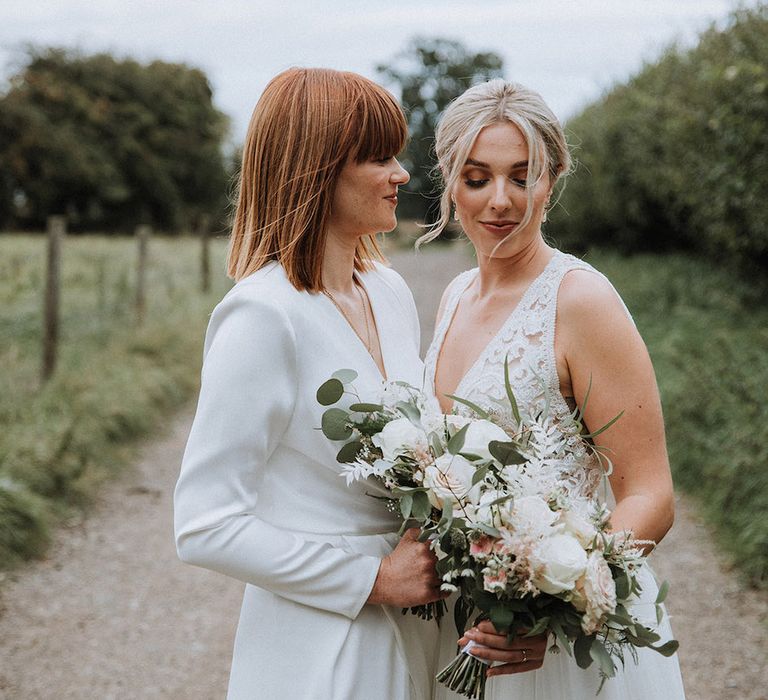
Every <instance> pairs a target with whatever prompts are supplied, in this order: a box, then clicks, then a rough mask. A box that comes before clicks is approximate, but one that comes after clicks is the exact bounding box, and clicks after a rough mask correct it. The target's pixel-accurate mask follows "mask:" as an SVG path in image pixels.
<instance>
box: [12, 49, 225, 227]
mask: <svg viewBox="0 0 768 700" xmlns="http://www.w3.org/2000/svg"><path fill="white" fill-rule="evenodd" d="M211 97H212V93H211V88H210V86H209V84H208V80H207V78H206V77H205V75H204V73H203V72H202V71H200V70H198V69H195V68H190V67H189V66H186V65H182V64H172V63H165V62H162V61H154V62H152V63H149V64H147V65H143V64H140V63H138V62H136V61H133V60H118V59H115V58H114V57H112V56H110V55H108V54H98V55H94V56H84V55H81V54H78V53H74V52H70V51H66V50H61V49H42V50H36V49H30V50H29V53H28V56H27V61H26V65H25V66H24V67H23V68H22V69H21V70H20V71H19V72H18V73H17V74H16V75H14V76H12V77H11V79H10V81H9V86H8V89H7V90H6V91H5V93H4V94H3V95H0V172H2V173H3V176H2V177H1V178H0V224H2V223H6V224H7V223H8V219H9V218H10V217H13V218H14V219H15V220H16V223H19V224H22V225H24V224H26V225H33V226H39V225H40V223H41V222H42V221H43V220H44V219H45V217H46V216H47V215H49V214H54V213H56V214H58V213H66V214H68V215H69V217H70V220H71V222H72V224H73V225H74V226H75V227H95V226H99V227H106V228H125V227H129V226H132V225H133V224H135V223H137V222H138V221H140V220H142V221H145V222H149V223H153V224H155V225H156V226H159V227H163V228H166V229H178V228H180V227H184V226H186V225H188V224H189V222H190V220H191V219H193V218H194V217H196V216H198V215H199V214H201V213H203V212H208V213H213V214H214V215H217V216H218V215H220V212H221V209H222V205H223V197H224V193H225V192H226V182H227V173H226V169H225V162H224V156H223V154H222V141H223V139H224V137H225V135H226V130H227V127H228V121H227V118H226V117H225V116H224V115H223V114H222V113H221V112H219V111H218V110H217V109H215V107H214V106H213V104H212V101H211ZM3 218H4V219H5V221H2V219H3Z"/></svg>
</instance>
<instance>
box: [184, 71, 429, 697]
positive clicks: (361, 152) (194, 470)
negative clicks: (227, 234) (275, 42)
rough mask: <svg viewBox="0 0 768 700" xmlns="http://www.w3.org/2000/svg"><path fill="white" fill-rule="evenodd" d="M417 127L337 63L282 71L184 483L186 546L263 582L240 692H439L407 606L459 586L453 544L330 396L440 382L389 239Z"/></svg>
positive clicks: (247, 621) (240, 652)
mask: <svg viewBox="0 0 768 700" xmlns="http://www.w3.org/2000/svg"><path fill="white" fill-rule="evenodd" d="M406 133H407V131H406V122H405V119H404V117H403V113H402V110H401V109H400V107H399V105H398V104H397V103H396V101H395V100H394V99H393V98H392V96H391V95H389V93H387V92H386V91H385V90H383V89H382V88H381V87H379V86H378V85H376V84H374V83H372V82H371V81H369V80H367V79H365V78H363V77H361V76H359V75H355V74H354V73H342V72H338V71H332V70H322V69H292V70H288V71H286V72H284V73H282V74H280V75H278V76H277V77H276V78H274V79H273V80H272V82H271V83H270V84H269V85H268V86H267V88H266V90H265V92H264V94H263V95H262V97H261V99H260V100H259V102H258V104H257V105H256V109H255V111H254V114H253V118H252V119H251V123H250V126H249V129H248V135H247V139H246V143H245V148H244V152H243V163H242V171H241V175H240V190H239V199H238V203H237V210H236V213H235V219H234V225H233V229H232V236H231V242H230V250H229V260H228V271H229V274H230V276H232V277H233V278H234V279H235V280H236V284H235V286H234V287H233V288H232V290H231V291H230V292H229V293H228V294H227V295H226V296H225V297H224V299H223V301H222V302H221V303H220V304H219V305H218V306H217V307H216V309H215V310H214V312H213V315H212V317H211V320H210V324H209V327H208V332H207V335H206V342H205V359H204V365H203V371H202V386H201V391H200V399H199V404H198V408H197V413H196V416H195V421H194V424H193V427H192V432H191V435H190V437H189V442H188V444H187V449H186V452H185V455H184V461H183V464H182V468H181V475H180V477H179V482H178V485H177V487H176V494H175V528H176V541H177V547H178V551H179V556H180V557H181V558H182V559H183V560H184V561H187V562H189V563H191V564H195V565H198V566H203V567H206V568H210V569H214V570H216V571H220V572H222V573H225V574H227V575H229V576H234V577H235V578H238V579H240V580H242V581H244V582H245V583H246V588H245V597H244V600H243V607H242V612H241V616H240V623H239V626H238V630H237V637H236V641H235V649H234V658H233V663H232V672H231V676H230V684H229V694H228V698H230V700H241V699H242V700H245V699H246V698H247V699H248V700H253V699H254V698H270V699H271V698H290V700H300V699H301V698H306V699H307V700H309V698H322V699H323V700H326V699H330V698H349V699H352V698H365V699H366V700H375V699H380V700H411V699H412V700H417V699H418V700H427V699H428V698H430V697H431V692H432V676H433V674H434V662H435V655H436V643H437V639H436V632H437V627H436V626H435V625H434V624H429V623H426V622H424V621H423V620H420V619H418V618H417V617H415V616H413V615H407V616H404V615H402V614H401V611H400V608H402V607H406V606H415V605H421V604H424V603H427V602H430V601H434V600H437V599H438V598H441V597H443V595H442V594H441V593H440V590H439V584H440V582H439V580H438V578H437V575H436V573H435V567H434V563H435V561H434V556H433V554H432V553H431V552H430V551H429V548H428V546H427V545H426V544H422V543H419V542H418V541H416V539H415V537H414V534H413V533H409V534H407V535H406V536H405V537H404V538H403V539H402V540H400V539H399V538H398V536H397V534H396V532H397V530H398V526H399V519H398V518H397V517H396V515H394V514H393V513H390V512H388V511H387V509H385V508H383V507H382V505H381V501H380V500H377V499H375V498H371V497H370V496H371V495H383V494H377V493H376V486H375V485H373V484H369V483H367V482H366V483H364V484H363V483H357V484H356V485H353V486H352V487H348V486H346V484H345V482H344V480H343V479H341V478H340V471H341V469H340V465H339V463H338V462H337V461H336V449H338V448H337V447H334V445H333V444H331V443H330V442H329V441H328V440H326V439H325V437H323V434H322V433H321V432H320V431H319V430H317V428H318V427H319V426H320V422H321V416H322V407H321V406H320V405H319V404H318V403H317V401H316V399H315V392H316V389H317V387H318V386H320V384H322V383H323V381H325V380H326V379H328V377H330V376H331V374H332V373H333V372H334V371H336V370H338V369H340V368H351V369H354V370H355V371H356V372H357V378H356V379H355V381H354V384H355V389H356V391H357V393H358V395H359V396H360V399H361V400H363V401H365V400H366V397H368V399H369V400H375V398H376V397H377V396H378V395H379V393H380V391H381V387H382V381H383V380H384V379H388V380H403V381H407V382H410V383H412V384H417V385H420V384H421V379H422V364H421V361H420V360H419V327H418V319H417V316H416V309H415V306H414V303H413V298H412V297H411V294H410V292H409V290H408V288H407V287H406V285H405V283H404V282H403V280H402V279H401V278H400V277H399V276H398V275H397V274H396V273H395V272H394V271H392V270H390V269H388V268H387V267H385V266H384V265H383V264H382V262H383V257H382V255H381V252H380V251H379V248H378V247H377V245H376V241H375V238H374V236H375V234H377V233H378V232H381V231H391V230H392V229H393V228H394V227H395V225H396V223H397V221H396V218H395V208H396V206H397V191H398V186H399V185H402V184H404V183H406V182H407V181H408V179H409V176H408V173H407V172H405V170H403V169H402V167H400V164H399V163H398V162H397V160H396V158H395V156H396V154H397V153H399V152H400V150H401V149H402V147H403V144H404V142H405V139H406Z"/></svg>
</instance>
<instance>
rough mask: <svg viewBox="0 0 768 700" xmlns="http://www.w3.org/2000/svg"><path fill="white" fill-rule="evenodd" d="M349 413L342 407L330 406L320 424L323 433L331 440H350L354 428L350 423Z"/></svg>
mask: <svg viewBox="0 0 768 700" xmlns="http://www.w3.org/2000/svg"><path fill="white" fill-rule="evenodd" d="M348 421H349V413H347V412H346V411H343V410H342V409H340V408H329V409H328V410H327V411H326V412H325V413H323V418H322V421H321V423H320V426H321V428H322V430H323V435H325V437H327V438H328V439H329V440H348V439H349V438H350V437H352V428H350V427H349V425H348Z"/></svg>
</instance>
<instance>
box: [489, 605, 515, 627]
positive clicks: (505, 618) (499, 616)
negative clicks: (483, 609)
mask: <svg viewBox="0 0 768 700" xmlns="http://www.w3.org/2000/svg"><path fill="white" fill-rule="evenodd" d="M488 616H489V617H490V618H491V622H492V623H493V626H494V627H495V628H496V631H497V632H501V633H504V632H506V631H507V630H508V629H509V627H510V625H511V624H512V623H513V622H514V620H515V613H514V612H513V611H512V610H510V609H509V608H507V607H506V606H505V605H496V606H495V607H493V608H491V612H490V613H489V615H488Z"/></svg>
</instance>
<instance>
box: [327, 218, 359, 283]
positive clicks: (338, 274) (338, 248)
mask: <svg viewBox="0 0 768 700" xmlns="http://www.w3.org/2000/svg"><path fill="white" fill-rule="evenodd" d="M356 248H357V240H351V239H346V238H341V237H339V236H335V235H334V234H333V233H332V232H331V231H329V232H328V236H327V237H326V239H325V251H324V252H323V266H322V279H323V287H325V289H327V290H328V291H330V292H337V293H339V294H342V295H343V294H352V293H353V292H354V284H355V283H354V273H355V250H356Z"/></svg>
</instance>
